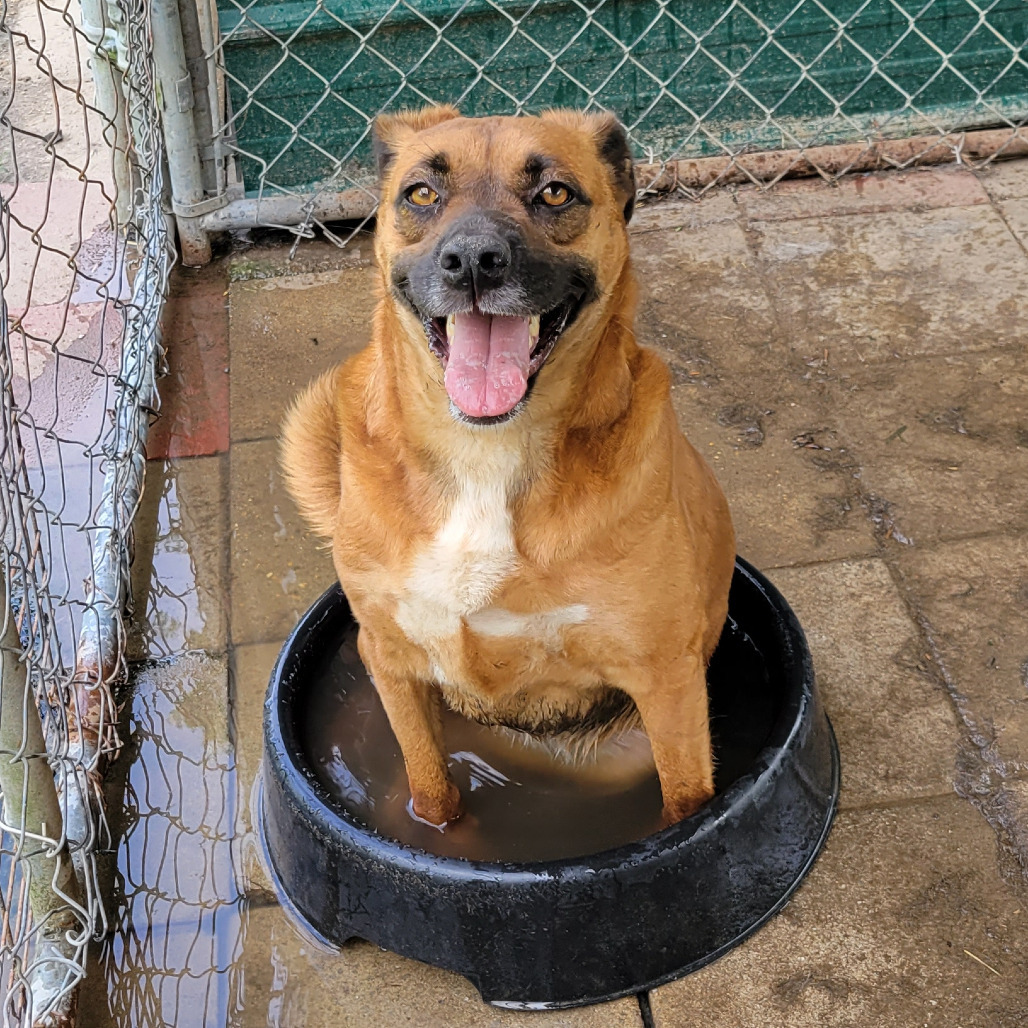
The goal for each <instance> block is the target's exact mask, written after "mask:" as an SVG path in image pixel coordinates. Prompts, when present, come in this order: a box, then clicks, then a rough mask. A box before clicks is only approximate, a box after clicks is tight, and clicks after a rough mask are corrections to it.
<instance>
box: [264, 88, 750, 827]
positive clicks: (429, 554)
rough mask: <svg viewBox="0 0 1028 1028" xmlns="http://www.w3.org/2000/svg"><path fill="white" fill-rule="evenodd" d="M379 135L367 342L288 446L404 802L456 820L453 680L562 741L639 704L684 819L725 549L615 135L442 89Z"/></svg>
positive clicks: (603, 727) (502, 721)
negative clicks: (638, 265) (446, 733)
mask: <svg viewBox="0 0 1028 1028" xmlns="http://www.w3.org/2000/svg"><path fill="white" fill-rule="evenodd" d="M375 139H376V153H377V157H378V162H379V172H380V177H381V188H382V200H381V206H380V208H379V214H378V228H377V234H376V242H375V254H376V258H377V263H378V269H379V273H380V298H379V303H378V308H377V310H376V313H375V319H374V323H373V327H372V337H371V344H370V345H369V346H368V347H367V348H366V349H365V350H363V351H362V352H361V353H359V354H357V355H356V356H355V357H353V358H352V359H351V360H349V361H347V362H346V363H345V364H343V365H341V366H340V367H337V368H335V369H333V370H332V371H330V372H329V373H327V374H326V375H324V376H322V377H321V378H320V379H318V380H317V381H316V382H315V383H314V384H313V385H312V386H310V387H309V388H308V389H307V390H306V392H304V393H303V394H302V395H301V396H300V398H299V399H298V400H297V402H296V405H295V406H294V407H293V409H292V411H291V412H290V414H289V416H288V419H287V422H286V425H285V431H284V440H283V464H284V467H285V470H286V473H287V479H288V482H289V485H290V489H291V491H292V493H293V495H294V497H295V499H296V502H297V504H298V505H299V507H300V510H301V511H302V512H303V513H304V514H305V515H306V517H307V518H308V519H309V520H310V522H311V523H312V525H313V527H314V528H315V530H317V531H318V532H320V533H323V534H324V535H326V536H329V537H330V538H331V540H332V555H333V558H334V561H335V567H336V570H337V572H338V574H339V580H340V582H341V583H342V585H343V588H344V589H345V591H346V594H347V597H348V598H349V601H350V604H351V605H352V607H353V611H354V614H355V616H356V617H357V620H358V622H359V623H360V637H359V638H360V650H361V656H362V658H363V660H364V662H365V664H366V665H367V667H368V669H369V671H370V672H371V674H372V676H373V677H374V680H375V685H376V687H377V688H378V691H379V694H380V695H381V698H382V703H383V705H384V706H385V709H386V713H387V714H388V716H389V720H390V723H391V724H392V726H393V730H394V731H395V733H396V737H397V740H398V741H399V744H400V747H401V749H402V751H403V755H404V760H405V762H406V765H407V774H408V778H409V781H410V789H411V796H412V798H413V804H414V810H415V812H416V813H417V814H418V815H419V816H421V817H423V818H425V819H426V820H429V821H432V822H434V823H436V824H441V823H443V822H445V821H447V820H452V819H453V818H456V817H457V816H459V814H460V796H459V794H458V791H457V789H456V788H455V786H454V785H453V783H452V781H451V780H450V778H449V776H448V773H447V767H446V751H445V749H444V746H443V740H442V738H441V731H440V727H439V709H440V708H439V703H440V700H441V699H443V698H445V701H446V702H447V703H448V704H449V705H450V706H451V707H453V708H454V709H455V710H457V711H458V712H460V713H462V714H465V715H466V716H468V717H471V718H475V719H478V720H480V721H484V722H486V723H489V724H499V725H506V726H508V727H511V728H514V729H518V730H520V731H523V732H527V733H530V734H533V735H537V736H548V737H556V738H557V739H558V740H560V741H562V742H564V743H567V744H568V746H569V747H571V748H572V749H573V748H574V746H575V741H576V740H580V739H581V738H582V737H583V734H588V735H589V736H590V737H592V738H595V737H596V736H597V735H598V734H603V733H608V732H611V731H615V730H617V729H618V728H624V727H626V726H629V725H631V724H633V723H636V721H637V719H638V717H640V716H641V719H642V723H643V727H644V728H645V730H646V733H647V735H648V736H649V739H650V744H651V747H652V751H653V758H654V762H655V764H656V767H657V771H658V774H659V776H660V783H661V788H662V791H663V795H664V814H665V818H666V820H667V821H668V822H672V821H677V820H679V819H680V818H682V817H685V816H687V815H689V814H691V813H692V812H693V811H695V810H696V809H697V807H699V806H700V804H702V803H703V802H704V801H705V800H707V799H708V798H709V797H710V796H711V795H712V794H713V765H712V761H711V749H710V731H709V726H708V721H707V692H706V681H705V673H706V665H707V661H708V660H709V658H710V655H711V653H712V652H713V650H714V647H715V645H716V644H717V641H718V637H719V635H720V633H721V628H722V625H723V623H724V620H725V617H726V612H727V604H728V588H729V583H730V581H731V577H732V568H733V561H734V553H735V545H734V537H733V533H732V526H731V520H730V518H729V514H728V509H727V505H726V503H725V499H724V496H723V495H722V493H721V490H720V489H719V488H718V485H717V482H716V481H715V480H714V476H713V474H712V473H711V471H710V469H709V468H708V467H707V465H706V464H705V463H704V462H703V460H702V459H701V458H700V456H699V455H698V454H697V452H696V451H695V450H694V449H693V448H692V446H690V445H689V443H688V442H687V441H686V439H685V438H684V436H683V435H682V433H681V432H680V431H679V429H678V426H677V424H676V421H675V416H674V413H673V411H672V408H671V401H670V393H669V375H668V372H667V369H666V368H665V366H664V365H663V363H662V362H661V361H660V360H659V359H658V357H657V356H656V355H654V354H653V353H652V352H650V351H648V350H646V349H643V348H641V347H640V346H639V345H638V344H637V343H636V340H635V336H634V334H633V331H632V319H633V313H634V305H635V287H634V284H633V280H632V274H631V270H630V267H629V258H628V234H627V231H626V224H627V221H628V219H629V217H630V216H631V212H632V205H633V200H634V195H635V191H634V179H633V174H632V161H631V155H630V153H629V150H628V145H627V142H626V139H625V135H624V132H623V131H622V129H621V128H620V126H619V125H618V124H617V122H616V121H615V120H614V119H613V118H611V117H609V116H605V115H587V114H580V113H576V112H571V111H550V112H548V113H546V114H544V115H542V116H541V117H538V118H535V117H532V118H529V117H523V118H483V119H466V118H461V117H460V116H459V115H458V114H457V112H456V111H455V110H453V109H451V108H447V107H437V108H430V109H427V110H423V111H417V112H410V113H403V114H397V115H391V116H384V117H381V118H379V119H378V121H377V122H376V124H375Z"/></svg>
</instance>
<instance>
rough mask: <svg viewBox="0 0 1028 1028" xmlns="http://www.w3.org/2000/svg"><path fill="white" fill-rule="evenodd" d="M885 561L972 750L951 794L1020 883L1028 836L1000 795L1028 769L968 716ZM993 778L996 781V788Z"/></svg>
mask: <svg viewBox="0 0 1028 1028" xmlns="http://www.w3.org/2000/svg"><path fill="white" fill-rule="evenodd" d="M883 561H884V563H885V566H886V567H887V568H888V570H889V573H890V575H892V577H893V581H894V582H895V583H896V588H897V589H898V590H899V593H900V596H901V597H902V598H903V601H904V603H905V604H906V605H907V609H908V611H909V613H910V616H911V618H912V619H913V620H914V622H915V623H916V624H917V625H918V627H919V629H920V632H921V636H922V641H923V642H924V644H925V647H926V649H927V651H928V653H930V654H931V658H932V661H931V662H932V665H934V668H935V671H936V676H937V680H938V682H939V684H940V685H941V686H942V688H944V689H945V691H946V693H947V695H948V696H949V698H950V702H951V703H952V705H953V709H954V711H955V713H956V715H957V717H958V718H959V719H960V722H961V725H962V726H963V728H964V731H965V733H966V739H967V742H968V744H969V747H970V748H972V749H969V750H967V751H965V753H963V754H961V755H960V756H963V757H964V758H965V759H966V758H970V759H971V760H972V761H973V762H974V764H975V765H976V766H974V767H973V769H972V768H968V767H966V766H965V767H964V768H960V767H959V766H958V771H957V779H956V781H955V782H954V791H955V792H956V794H957V795H958V796H960V797H961V798H962V799H964V800H967V801H968V802H969V803H970V804H971V805H972V806H973V807H974V808H975V809H976V810H977V811H978V812H979V813H980V814H981V815H982V817H983V818H984V819H985V821H986V822H987V823H988V825H989V826H990V828H992V830H993V832H995V834H996V837H997V841H998V842H999V844H1000V846H1001V847H1002V848H1003V849H1004V850H1005V851H1006V852H1007V853H1009V854H1010V855H1011V856H1012V857H1013V858H1014V859H1015V860H1016V862H1017V864H1018V866H1019V868H1020V872H1021V875H1022V877H1023V878H1024V879H1025V880H1028V835H1026V833H1023V832H1022V833H1018V832H1016V831H1015V830H1014V826H1016V825H1017V824H1018V812H1017V811H1016V810H1015V809H1014V802H1013V797H1012V796H1011V795H1010V794H1009V793H1008V792H1007V791H1006V790H1005V789H1004V786H1005V785H1007V784H1009V783H1010V782H1011V781H1014V780H1016V776H1019V775H1020V774H1021V773H1023V772H1025V771H1026V770H1028V766H1026V765H1025V764H1024V763H1022V762H1019V761H1017V762H1008V761H1006V760H1004V759H1003V757H1001V756H1000V754H999V751H998V749H997V746H996V741H995V740H994V739H990V738H989V737H988V735H986V733H985V732H984V731H983V729H982V728H981V726H980V725H979V723H978V721H977V719H976V718H975V716H974V714H973V712H972V711H971V708H970V704H969V703H968V700H967V697H966V696H965V695H964V694H963V693H962V692H961V691H960V689H959V687H958V684H957V682H956V680H955V679H954V677H953V675H952V673H951V672H950V669H949V667H948V666H947V663H946V660H945V658H944V656H943V652H942V647H941V646H939V644H938V640H937V635H936V632H935V628H934V626H933V625H932V623H931V621H930V620H929V618H928V616H927V614H926V613H925V612H924V611H923V610H921V609H920V607H919V606H918V604H917V603H916V602H915V600H914V599H913V595H912V592H911V590H910V589H909V588H908V586H907V582H906V580H905V576H904V575H903V572H902V570H901V569H900V568H899V567H898V566H897V565H896V563H895V561H893V560H891V559H889V557H887V556H884V557H883ZM996 778H998V779H999V784H998V786H997V783H996V781H995V779H996ZM1019 836H1020V837H1019Z"/></svg>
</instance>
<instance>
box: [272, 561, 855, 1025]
mask: <svg viewBox="0 0 1028 1028" xmlns="http://www.w3.org/2000/svg"><path fill="white" fill-rule="evenodd" d="M729 616H730V618H731V619H732V623H733V625H734V626H737V627H738V629H739V630H740V631H744V632H745V634H746V636H748V640H749V641H752V644H754V645H755V646H756V647H757V648H758V649H759V651H760V652H761V654H762V655H763V659H764V661H765V663H766V666H767V668H768V669H769V675H768V686H767V688H769V689H770V690H773V697H772V698H773V699H774V703H773V704H771V705H770V706H766V707H765V708H763V709H766V710H768V711H770V712H771V713H770V714H769V721H768V724H767V725H766V726H765V728H766V732H765V735H764V736H762V738H764V742H763V745H762V748H760V749H759V751H758V752H757V755H756V758H755V759H754V760H753V761H752V764H751V765H750V766H749V767H748V768H747V769H745V770H744V771H742V773H740V774H739V775H738V777H736V778H735V780H734V781H732V782H731V783H730V784H729V785H727V787H726V788H724V790H723V791H722V792H719V794H718V795H716V796H715V797H714V799H713V800H711V801H710V803H708V804H707V805H706V806H705V807H704V808H703V809H701V810H700V811H699V812H698V813H697V814H695V815H694V816H693V817H691V818H689V819H687V820H685V821H682V822H680V823H679V824H677V825H673V826H672V827H670V828H667V829H664V830H663V831H660V832H657V833H656V834H654V835H650V836H647V837H646V838H643V839H641V840H639V841H638V842H633V843H630V844H628V845H623V846H619V847H618V848H616V849H610V850H607V851H605V852H602V853H597V854H593V855H590V856H587V857H574V858H566V859H560V860H551V861H546V862H537V863H522V864H516V863H490V862H484V861H472V860H462V859H457V858H454V857H443V856H437V855H434V854H430V853H426V852H424V851H421V850H416V849H413V848H410V847H407V846H404V845H402V844H401V843H399V842H396V841H394V840H392V839H388V838H384V837H382V836H380V835H378V834H376V833H375V832H374V831H372V830H371V829H369V828H367V827H365V826H364V825H363V824H362V823H361V822H360V821H359V820H358V819H357V818H356V817H354V816H352V815H350V814H349V813H347V811H346V810H345V809H344V808H343V807H342V806H341V805H340V804H339V803H338V802H336V801H335V800H333V798H332V796H331V795H330V794H329V792H328V791H327V790H326V789H325V787H324V786H323V785H322V784H321V782H320V780H319V778H318V776H317V775H316V774H315V772H314V770H313V769H312V768H311V766H309V762H308V759H307V758H306V757H305V755H304V750H303V747H302V746H301V744H300V741H299V737H298V727H297V725H298V717H297V712H298V710H300V709H301V708H302V705H303V703H304V702H305V690H307V689H308V688H309V687H310V684H311V681H312V679H313V670H314V669H315V668H316V667H317V666H319V664H320V662H322V661H323V659H324V654H325V653H326V652H327V651H329V650H330V649H332V648H333V647H338V646H339V643H340V639H341V638H342V637H344V636H345V635H346V633H348V632H350V633H352V632H353V631H354V624H353V619H352V616H351V614H350V610H349V607H348V605H347V603H346V599H345V597H344V596H343V594H342V592H341V590H340V589H339V588H338V587H335V588H332V589H330V590H329V591H328V592H326V593H325V594H324V595H323V596H322V597H321V599H319V600H318V601H317V603H315V604H314V606H313V607H312V608H311V609H310V610H309V611H308V612H307V614H306V615H304V617H303V619H302V620H301V621H300V624H299V625H298V626H297V628H296V630H295V631H294V632H293V634H292V636H291V637H290V639H289V640H288V642H287V643H286V645H285V647H284V649H283V651H282V654H281V656H280V658H279V661H278V664H277V666H276V668H275V671H274V673H273V675H272V679H271V685H270V689H269V692H268V698H267V702H266V705H265V713H264V736H265V752H264V768H263V800H262V806H263V831H264V838H265V846H266V850H267V856H268V859H269V861H270V863H271V866H272V871H273V873H274V875H275V877H276V879H277V881H278V884H279V886H280V888H281V890H282V891H283V892H284V894H285V896H286V898H287V899H288V901H289V902H290V905H291V906H292V907H293V908H294V909H295V911H296V912H297V913H298V914H299V915H300V916H301V917H303V918H304V919H305V920H306V921H307V922H308V924H309V925H310V927H312V928H313V929H314V930H315V932H316V933H317V934H319V935H321V936H322V937H324V938H325V939H327V940H328V941H330V942H333V943H343V942H345V941H347V940H348V939H351V938H361V939H366V940H368V941H370V942H373V943H376V944H377V945H379V946H382V947H384V948H386V949H390V950H393V951H394V952H396V953H400V954H403V955H404V956H408V957H413V958H415V959H417V960H422V961H425V962H426V963H430V964H435V965H436V966H439V967H444V968H447V969H449V970H451V971H456V972H457V973H459V974H462V975H464V976H465V977H466V978H468V979H469V980H470V981H471V982H472V983H473V984H474V985H475V986H476V987H477V988H478V990H479V991H480V992H481V994H482V997H483V998H484V999H485V1000H486V1001H487V1002H489V1003H493V1004H496V1005H499V1006H506V1007H520V1008H546V1007H568V1006H577V1005H580V1004H586V1003H595V1002H599V1001H602V1000H609V999H614V998H616V997H618V996H622V995H626V994H629V993H632V992H637V991H639V990H640V989H645V988H648V987H651V986H655V985H658V984H660V983H662V982H665V981H668V980H670V979H672V978H677V977H680V976H682V975H685V974H688V973H689V972H690V971H694V970H696V969H698V968H700V967H702V966H703V965H704V964H707V963H709V962H710V961H712V960H714V959H716V958H717V957H718V956H720V955H721V954H723V953H724V952H726V951H727V950H728V949H730V948H731V947H733V946H735V945H737V944H738V943H740V942H742V941H743V939H745V938H746V937H747V936H748V935H750V934H751V933H752V932H753V931H755V930H756V929H757V928H758V927H759V926H760V925H762V924H763V923H764V922H765V921H766V920H767V919H768V918H769V917H771V916H772V915H773V914H774V913H775V912H776V911H777V910H778V909H780V908H781V907H782V905H783V904H784V903H785V902H786V900H787V899H788V898H789V896H790V895H791V893H792V892H793V890H794V889H795V888H796V887H797V885H798V884H799V882H800V881H801V879H802V878H803V876H804V875H805V874H806V873H807V871H808V870H809V869H810V866H811V864H812V862H813V861H814V858H815V857H816V856H817V853H818V851H819V850H820V849H821V846H822V845H823V843H824V840H825V837H826V836H827V834H828V830H829V827H830V825H831V822H832V818H833V816H834V813H835V806H836V800H837V797H838V791H839V758H838V750H837V748H836V744H835V738H834V735H833V734H832V729H831V725H830V724H829V723H828V719H827V717H826V716H825V714H824V711H823V709H822V707H821V703H820V701H819V699H818V695H817V689H816V686H815V682H814V673H813V667H812V665H811V661H810V654H809V652H808V649H807V644H806V640H805V639H804V636H803V631H802V629H801V628H800V625H799V623H798V621H797V620H796V617H795V615H794V614H793V613H792V611H791V610H790V608H789V606H788V605H787V604H786V602H785V600H784V599H783V598H782V597H781V595H780V594H779V593H778V591H777V590H776V589H775V588H774V587H773V586H772V585H771V584H770V583H769V582H768V581H767V579H766V578H764V576H763V575H761V574H760V573H759V572H758V571H756V570H755V569H754V568H752V567H751V566H750V565H749V564H747V563H746V562H745V561H743V560H739V561H737V564H736V571H735V578H734V581H733V583H732V593H731V600H730V609H729ZM734 637H735V636H731V635H729V633H727V632H726V634H725V636H724V637H723V639H722V644H721V646H720V647H719V652H718V654H717V655H715V659H714V662H713V663H712V668H711V670H712V676H711V680H712V682H713V678H714V676H713V672H714V670H715V665H716V664H717V663H718V661H719V660H721V661H722V662H724V661H725V660H726V659H728V658H730V656H731V655H730V654H726V653H724V652H722V651H723V650H724V649H725V647H726V645H729V644H730V640H731V639H732V638H734ZM726 640H727V642H726ZM722 677H723V678H724V677H725V676H722ZM727 679H728V680H727V681H723V682H722V683H721V684H720V685H719V686H718V687H717V690H716V695H715V688H714V686H713V685H712V686H711V705H712V710H713V711H715V712H716V711H718V710H721V711H722V712H723V719H724V720H727V721H729V722H730V723H731V722H732V721H733V719H736V718H738V719H739V720H740V721H741V722H745V721H746V720H747V718H749V719H750V720H751V721H752V720H753V716H754V715H753V713H752V711H751V710H750V709H749V708H750V705H749V704H746V705H745V707H743V706H742V705H739V704H737V706H738V707H739V709H736V710H733V691H734V690H735V689H736V687H737V685H738V683H735V684H733V683H732V681H731V680H730V679H731V676H730V675H729V676H727ZM739 695H743V693H739Z"/></svg>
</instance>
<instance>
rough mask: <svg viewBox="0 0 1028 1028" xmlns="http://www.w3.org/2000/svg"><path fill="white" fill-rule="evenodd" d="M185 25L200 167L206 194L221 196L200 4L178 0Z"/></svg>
mask: <svg viewBox="0 0 1028 1028" xmlns="http://www.w3.org/2000/svg"><path fill="white" fill-rule="evenodd" d="M178 15H179V21H180V22H181V24H182V48H183V52H184V53H185V57H186V65H187V66H188V68H189V78H190V81H191V82H192V84H193V122H194V125H195V129H196V137H197V143H198V145H199V148H200V167H201V169H202V176H203V188H204V191H205V192H206V193H209V194H211V195H214V194H216V193H217V192H218V169H217V155H216V154H215V152H214V118H213V117H212V115H211V78H210V74H209V71H208V66H207V57H206V56H205V55H204V45H203V39H202V37H201V33H200V15H199V13H198V12H197V9H196V0H178Z"/></svg>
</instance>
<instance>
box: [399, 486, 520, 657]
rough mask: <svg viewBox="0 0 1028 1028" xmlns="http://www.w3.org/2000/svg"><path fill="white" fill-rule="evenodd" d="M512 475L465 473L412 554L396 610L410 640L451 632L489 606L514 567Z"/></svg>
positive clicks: (417, 641)
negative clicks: (434, 528) (439, 521)
mask: <svg viewBox="0 0 1028 1028" xmlns="http://www.w3.org/2000/svg"><path fill="white" fill-rule="evenodd" d="M511 470H513V469H511ZM512 478H513V475H512V474H509V473H508V474H503V473H502V472H501V473H499V474H496V473H494V474H493V475H489V476H488V477H485V476H483V477H482V478H475V477H474V476H470V477H467V478H466V479H465V480H464V482H463V484H462V486H461V490H460V492H459V494H458V495H457V498H456V499H455V500H454V503H453V506H452V507H451V508H450V513H449V515H448V516H447V519H446V521H445V522H444V523H443V525H442V526H441V527H440V529H439V531H438V532H437V533H436V536H435V538H434V539H433V540H432V541H431V542H430V543H429V544H428V546H426V547H425V548H424V549H423V550H422V551H421V552H420V553H419V554H418V555H417V557H416V558H415V561H414V568H413V570H412V571H411V573H410V575H409V576H408V578H407V581H406V582H405V583H404V591H403V594H402V595H401V597H400V600H399V603H398V605H397V611H396V621H397V624H398V625H399V626H400V628H401V629H402V630H403V633H404V634H405V635H406V636H407V638H408V639H410V640H411V642H414V643H423V642H428V641H430V640H433V639H444V638H446V637H447V636H450V635H453V634H454V633H455V632H457V631H458V630H459V628H460V622H461V619H462V618H465V617H467V616H468V615H470V614H473V613H474V612H475V611H479V610H482V609H483V608H484V607H487V606H488V605H489V603H490V601H491V599H492V597H493V596H494V595H495V594H496V591H497V589H499V587H500V586H501V585H502V584H503V582H504V580H505V579H507V578H508V577H509V576H510V574H511V573H512V572H513V571H514V569H515V568H516V567H517V563H518V555H517V550H516V549H515V546H514V525H513V522H512V520H511V515H510V507H509V500H510V492H511V483H512Z"/></svg>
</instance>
